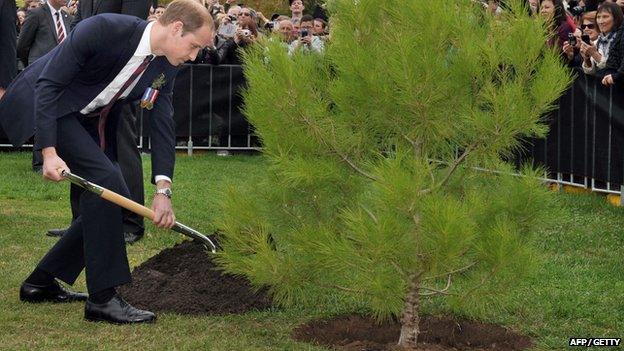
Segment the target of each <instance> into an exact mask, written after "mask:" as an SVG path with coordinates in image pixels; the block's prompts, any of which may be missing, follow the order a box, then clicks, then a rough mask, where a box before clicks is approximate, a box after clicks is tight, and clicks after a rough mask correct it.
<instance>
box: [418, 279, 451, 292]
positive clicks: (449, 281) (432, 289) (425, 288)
mask: <svg viewBox="0 0 624 351" xmlns="http://www.w3.org/2000/svg"><path fill="white" fill-rule="evenodd" d="M450 287H451V275H450V274H449V275H448V279H447V281H446V286H445V287H444V288H443V289H441V290H438V289H434V288H429V287H426V286H421V287H420V288H419V289H420V290H428V291H429V292H426V293H418V294H419V295H420V296H431V295H452V294H451V293H449V292H448V289H449V288H450Z"/></svg>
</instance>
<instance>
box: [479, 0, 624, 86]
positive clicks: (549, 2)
mask: <svg viewBox="0 0 624 351" xmlns="http://www.w3.org/2000/svg"><path fill="white" fill-rule="evenodd" d="M524 1H525V4H526V8H527V10H528V11H529V12H530V13H531V15H533V16H542V17H544V18H545V19H547V20H549V21H551V26H550V35H549V40H548V45H549V46H551V47H554V48H556V49H557V50H559V51H560V52H561V57H562V60H563V61H564V62H565V63H566V64H567V65H568V66H569V67H572V68H577V69H579V70H582V71H583V72H584V73H585V74H588V75H593V76H597V77H599V78H600V79H601V81H602V84H603V85H605V86H612V85H615V84H616V83H618V82H620V81H621V80H622V79H623V78H624V41H623V40H622V36H623V33H624V26H622V24H623V21H624V13H623V11H624V0H580V1H575V0H568V1H565V0H524ZM484 6H485V7H487V9H488V11H489V12H490V13H491V14H492V15H494V16H500V15H502V14H503V13H504V12H505V11H506V10H507V6H506V4H505V0H487V1H486V2H484Z"/></svg>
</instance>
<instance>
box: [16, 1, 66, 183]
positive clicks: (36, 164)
mask: <svg viewBox="0 0 624 351" xmlns="http://www.w3.org/2000/svg"><path fill="white" fill-rule="evenodd" d="M63 5H65V2H64V1H63V0H48V1H47V2H46V3H45V4H43V5H41V6H39V7H37V8H35V9H32V10H30V11H28V14H27V16H26V20H25V21H24V26H23V27H22V30H21V31H20V35H19V39H18V40H17V57H19V59H20V60H21V61H22V63H23V64H24V67H26V66H28V65H30V64H31V63H33V62H35V60H37V59H38V58H40V57H41V56H43V55H45V54H47V53H48V52H50V50H52V49H54V47H55V46H57V45H58V44H59V43H60V42H62V41H63V40H65V38H66V37H67V31H68V30H69V24H70V22H71V18H70V17H69V15H67V13H65V11H63V10H61V7H62V6H63ZM42 164H43V158H42V157H41V152H39V151H33V156H32V166H33V170H35V171H40V170H41V165H42Z"/></svg>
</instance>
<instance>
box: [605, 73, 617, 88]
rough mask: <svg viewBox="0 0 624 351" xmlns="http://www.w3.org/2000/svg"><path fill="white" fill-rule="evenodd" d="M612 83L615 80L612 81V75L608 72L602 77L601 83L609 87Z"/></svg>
mask: <svg viewBox="0 0 624 351" xmlns="http://www.w3.org/2000/svg"><path fill="white" fill-rule="evenodd" d="M613 84H615V82H614V81H613V76H612V75H610V74H608V75H606V76H605V77H604V78H602V85H605V86H608V87H610V86H612V85H613Z"/></svg>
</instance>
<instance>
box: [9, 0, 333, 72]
mask: <svg viewBox="0 0 624 351" xmlns="http://www.w3.org/2000/svg"><path fill="white" fill-rule="evenodd" d="M200 2H202V3H203V5H204V6H205V7H206V8H207V9H208V10H209V11H210V13H211V15H212V17H213V19H214V22H215V26H216V27H217V35H216V38H215V45H214V46H213V47H210V48H205V49H204V50H202V51H201V52H200V54H199V55H198V57H197V58H196V59H195V60H194V61H193V63H210V64H215V65H218V64H240V63H241V62H240V58H239V56H238V55H237V50H238V49H239V48H243V47H245V46H247V45H249V44H252V43H254V42H256V41H257V40H258V39H260V38H261V37H262V36H266V35H269V34H270V33H276V34H278V37H279V38H280V39H281V40H283V42H284V45H285V47H287V49H288V52H289V53H290V54H292V53H294V52H295V51H297V50H307V51H313V52H318V53H320V52H323V50H324V45H325V41H326V40H327V39H328V38H329V29H328V22H327V19H328V18H327V15H326V13H325V11H324V9H323V8H322V7H320V6H319V7H318V8H316V9H311V10H312V11H309V12H310V14H304V11H305V5H304V3H303V2H302V0H290V4H289V7H290V14H288V15H286V14H279V13H273V14H272V15H271V16H270V18H267V17H266V16H265V15H264V14H262V13H261V12H258V11H256V10H254V9H253V8H251V7H248V6H245V5H244V4H240V3H238V2H237V1H234V0H225V2H224V3H223V4H221V3H220V1H219V0H203V1H200ZM79 6H80V0H69V1H66V0H46V1H45V2H42V1H41V0H26V1H25V3H24V6H23V7H21V8H19V9H18V10H17V24H16V25H17V33H18V42H17V56H18V67H19V69H20V70H21V69H23V68H24V67H26V66H28V65H29V64H31V63H32V62H34V61H35V60H36V59H38V58H39V57H41V56H43V55H45V54H46V53H47V52H49V51H50V50H52V49H53V48H54V47H55V46H56V45H57V44H58V43H60V42H61V40H62V39H59V36H60V35H61V34H60V33H61V32H63V33H64V34H63V35H66V33H68V32H69V31H71V30H72V29H73V27H74V26H75V25H76V24H77V22H78V21H79V20H80V12H79ZM165 8H166V7H165V6H164V5H158V4H157V3H155V2H154V3H152V4H151V6H150V9H149V15H148V17H147V20H148V21H155V20H157V19H158V18H159V17H160V16H162V14H163V13H164V11H165ZM57 13H58V15H57ZM312 14H314V16H313V15H312ZM56 16H59V18H56ZM46 17H50V18H46ZM46 21H49V22H51V23H54V24H55V27H56V33H54V32H52V31H51V30H49V28H51V27H50V26H45V24H46Z"/></svg>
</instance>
